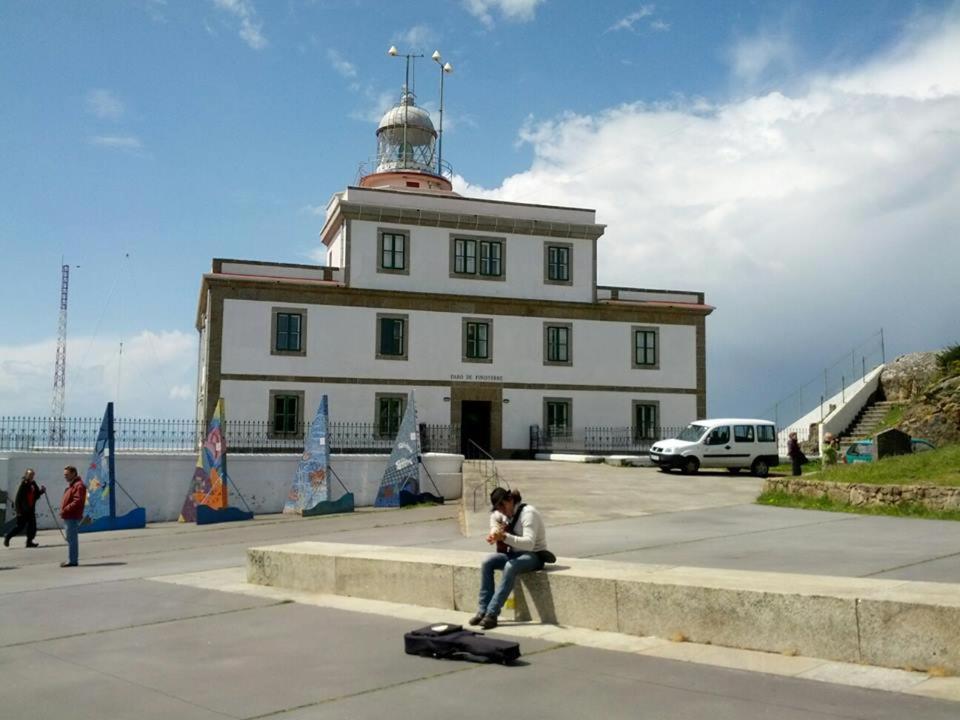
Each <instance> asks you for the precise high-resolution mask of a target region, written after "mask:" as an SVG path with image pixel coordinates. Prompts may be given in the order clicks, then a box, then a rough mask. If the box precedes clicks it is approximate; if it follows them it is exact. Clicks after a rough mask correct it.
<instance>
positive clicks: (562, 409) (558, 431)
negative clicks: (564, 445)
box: [543, 398, 573, 437]
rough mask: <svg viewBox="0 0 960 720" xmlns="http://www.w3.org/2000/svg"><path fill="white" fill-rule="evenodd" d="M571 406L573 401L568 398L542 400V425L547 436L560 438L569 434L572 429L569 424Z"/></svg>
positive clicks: (570, 423)
mask: <svg viewBox="0 0 960 720" xmlns="http://www.w3.org/2000/svg"><path fill="white" fill-rule="evenodd" d="M572 405H573V401H572V400H571V399H570V398H544V399H543V424H544V427H545V428H546V429H547V434H548V435H550V436H551V437H562V436H568V435H570V434H571V430H572V428H573V425H572V422H571V406H572Z"/></svg>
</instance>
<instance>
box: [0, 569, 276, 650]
mask: <svg viewBox="0 0 960 720" xmlns="http://www.w3.org/2000/svg"><path fill="white" fill-rule="evenodd" d="M270 604H273V603H272V602H271V601H269V600H265V599H262V598H254V597H244V596H242V595H231V594H228V593H221V594H216V595H213V594H211V593H209V592H205V591H203V590H199V589H196V588H190V587H177V586H171V585H160V584H157V583H151V582H148V581H146V580H121V581H118V582H95V583H90V584H87V585H77V586H73V587H70V588H58V589H55V590H49V589H48V590H34V591H29V592H23V593H20V594H19V595H18V597H16V601H15V602H14V601H13V599H12V598H10V597H9V596H8V597H7V601H6V602H5V603H4V611H3V612H2V613H0V647H5V646H10V645H18V644H22V643H26V642H35V641H38V640H46V639H50V638H59V637H64V636H67V635H89V634H92V633H97V632H101V631H103V630H110V629H116V628H123V627H132V626H136V625H147V624H153V623H160V622H166V621H170V620H177V619H183V618H186V617H199V616H204V615H213V614H216V613H221V612H226V611H232V610H239V609H245V608H252V607H261V606H264V605H270ZM78 611H79V613H78Z"/></svg>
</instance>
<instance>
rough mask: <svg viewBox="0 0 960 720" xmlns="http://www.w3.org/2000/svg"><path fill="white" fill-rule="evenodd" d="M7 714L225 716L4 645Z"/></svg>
mask: <svg viewBox="0 0 960 720" xmlns="http://www.w3.org/2000/svg"><path fill="white" fill-rule="evenodd" d="M0 708H2V716H3V717H4V718H11V719H12V718H18V719H19V718H23V719H24V720H26V719H27V718H31V719H32V718H37V719H42V720H47V718H70V720H105V719H106V718H124V720H126V718H133V717H136V718H138V720H169V719H170V718H177V720H223V717H224V716H223V715H222V714H220V713H217V712H213V711H211V710H208V709H206V708H202V707H198V706H197V705H194V704H192V703H190V702H187V701H185V700H182V699H180V698H176V697H171V696H170V695H167V694H166V693H163V692H162V691H157V690H153V689H151V688H146V687H143V686H141V685H137V684H133V683H130V682H128V681H126V680H123V679H120V678H117V677H114V676H112V675H109V674H107V673H104V672H102V671H98V670H94V669H92V668H90V667H87V666H86V665H85V664H84V663H83V662H75V661H68V660H61V659H58V658H55V657H53V656H51V655H49V654H48V653H46V652H44V651H43V650H42V649H40V648H36V647H30V648H25V647H18V648H4V649H0Z"/></svg>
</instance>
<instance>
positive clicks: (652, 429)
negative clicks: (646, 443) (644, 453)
mask: <svg viewBox="0 0 960 720" xmlns="http://www.w3.org/2000/svg"><path fill="white" fill-rule="evenodd" d="M659 414H660V405H659V403H656V402H642V401H639V400H634V401H633V439H634V440H635V441H637V440H657V439H659V438H658V433H659V430H660V427H659V420H660V418H659V417H658V415H659Z"/></svg>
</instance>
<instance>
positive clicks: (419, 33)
mask: <svg viewBox="0 0 960 720" xmlns="http://www.w3.org/2000/svg"><path fill="white" fill-rule="evenodd" d="M393 40H394V42H400V43H402V44H403V47H404V48H408V49H409V50H411V51H417V50H420V51H424V52H427V54H429V53H431V52H433V49H434V48H431V47H428V46H431V45H434V44H436V41H437V34H436V33H435V32H434V31H433V30H432V29H431V28H430V27H429V26H428V25H423V24H421V25H414V26H413V27H412V28H410V29H409V30H406V31H405V32H402V33H399V34H397V35H394V36H393Z"/></svg>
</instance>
